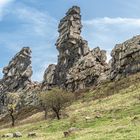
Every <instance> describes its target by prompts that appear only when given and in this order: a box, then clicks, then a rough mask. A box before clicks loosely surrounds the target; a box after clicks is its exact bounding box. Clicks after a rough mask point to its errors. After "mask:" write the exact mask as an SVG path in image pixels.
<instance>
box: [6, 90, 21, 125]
mask: <svg viewBox="0 0 140 140" xmlns="http://www.w3.org/2000/svg"><path fill="white" fill-rule="evenodd" d="M19 100H20V99H19V95H18V93H8V95H7V102H8V103H7V110H8V112H9V115H10V117H11V121H12V126H15V119H16V109H17V105H18V103H19Z"/></svg>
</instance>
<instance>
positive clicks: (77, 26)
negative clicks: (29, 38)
mask: <svg viewBox="0 0 140 140" xmlns="http://www.w3.org/2000/svg"><path fill="white" fill-rule="evenodd" d="M81 29H82V23H81V15H80V8H79V7H77V6H73V7H72V8H70V9H69V10H68V12H67V13H66V16H65V17H64V18H62V20H61V21H60V23H59V26H58V32H59V37H58V40H57V41H56V48H57V50H58V52H59V55H58V63H57V64H56V65H54V64H51V65H49V66H48V68H47V69H46V70H45V73H44V78H43V82H42V83H38V82H33V81H31V76H32V73H33V72H32V67H31V49H30V48H29V47H23V48H22V49H21V51H20V52H19V53H17V54H16V55H15V57H14V58H13V59H12V60H11V61H10V62H9V64H8V66H6V67H5V68H4V69H3V74H4V76H3V78H2V79H0V113H1V111H2V110H3V109H2V108H3V107H4V105H5V97H6V94H7V93H8V92H19V93H21V95H22V96H23V99H24V100H23V102H24V103H23V104H24V105H37V102H36V98H37V97H36V93H37V92H38V91H42V90H48V89H50V88H52V87H54V86H59V87H61V88H64V89H66V90H70V91H77V90H80V89H85V88H87V87H91V86H96V85H97V84H99V83H101V82H102V81H106V80H118V79H120V78H122V77H125V76H127V75H130V74H133V73H136V72H139V71H140V36H135V37H133V38H132V39H129V40H127V41H125V42H124V43H122V44H117V45H116V46H115V48H114V49H113V50H112V52H111V56H112V59H111V61H110V64H107V62H106V60H107V56H106V51H105V50H101V49H100V48H99V47H96V48H94V49H92V50H90V49H89V47H88V43H87V41H86V40H84V39H83V38H82V37H81ZM22 93H23V94H22ZM25 93H26V94H25Z"/></svg>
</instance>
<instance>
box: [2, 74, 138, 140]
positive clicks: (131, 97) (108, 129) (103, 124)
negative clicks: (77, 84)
mask: <svg viewBox="0 0 140 140" xmlns="http://www.w3.org/2000/svg"><path fill="white" fill-rule="evenodd" d="M127 81H129V82H127ZM139 81H140V80H139V75H136V76H132V77H129V78H126V79H123V80H122V81H120V82H118V83H113V82H112V83H111V82H110V83H104V84H103V85H101V86H99V87H97V88H96V89H95V90H93V91H89V92H87V93H84V94H83V95H82V96H83V97H82V98H80V99H79V100H78V101H76V102H74V103H73V104H72V105H71V106H70V107H68V108H66V110H65V113H67V114H68V115H69V117H67V118H63V119H61V120H60V121H58V120H56V119H54V120H50V119H49V120H46V121H45V120H42V121H41V120H40V121H38V122H33V123H26V121H25V123H24V125H19V126H16V127H14V128H3V129H0V135H3V134H5V133H9V132H15V131H20V132H21V133H22V134H23V137H22V138H18V140H31V139H33V140H140V84H139ZM125 82H126V84H125ZM116 85H117V86H116ZM115 86H116V87H115ZM114 87H115V88H114ZM40 115H42V117H43V113H40ZM86 116H88V117H90V118H91V119H90V120H89V121H88V122H86V121H85V117H86ZM96 116H99V117H98V118H97V117H96ZM36 117H37V115H33V116H32V117H30V119H31V120H32V119H35V118H36ZM70 127H77V128H79V131H77V132H75V133H73V134H71V135H70V136H69V137H67V138H64V135H63V132H64V131H66V130H67V129H69V128H70ZM32 131H33V132H36V133H37V137H35V138H28V137H27V134H28V132H32ZM10 139H11V138H7V139H4V138H2V140H10ZM12 139H13V140H14V138H12ZM15 139H17V138H15Z"/></svg>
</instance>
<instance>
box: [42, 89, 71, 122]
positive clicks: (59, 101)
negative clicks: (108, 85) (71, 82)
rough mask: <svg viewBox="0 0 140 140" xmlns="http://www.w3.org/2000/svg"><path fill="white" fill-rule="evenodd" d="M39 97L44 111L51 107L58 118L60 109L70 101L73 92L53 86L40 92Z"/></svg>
mask: <svg viewBox="0 0 140 140" xmlns="http://www.w3.org/2000/svg"><path fill="white" fill-rule="evenodd" d="M40 99H41V103H42V105H43V107H44V111H45V112H46V111H48V110H49V109H51V110H52V111H53V112H54V113H55V115H56V117H57V119H58V120H59V119H60V111H61V110H62V109H64V108H65V107H66V106H68V105H69V104H70V103H71V101H72V99H73V94H72V93H69V92H66V91H65V90H62V89H60V88H53V89H51V90H49V91H46V92H42V93H41V94H40ZM45 114H46V113H45Z"/></svg>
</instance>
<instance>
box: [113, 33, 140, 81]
mask: <svg viewBox="0 0 140 140" xmlns="http://www.w3.org/2000/svg"><path fill="white" fill-rule="evenodd" d="M111 56H112V59H111V69H110V79H111V80H114V79H116V80H118V79H120V78H122V77H125V76H127V75H130V74H133V73H136V72H139V71H140V36H139V35H138V36H135V37H133V38H132V39H129V40H127V41H125V42H124V43H122V44H117V45H116V46H115V48H114V49H113V50H112V52H111Z"/></svg>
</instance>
